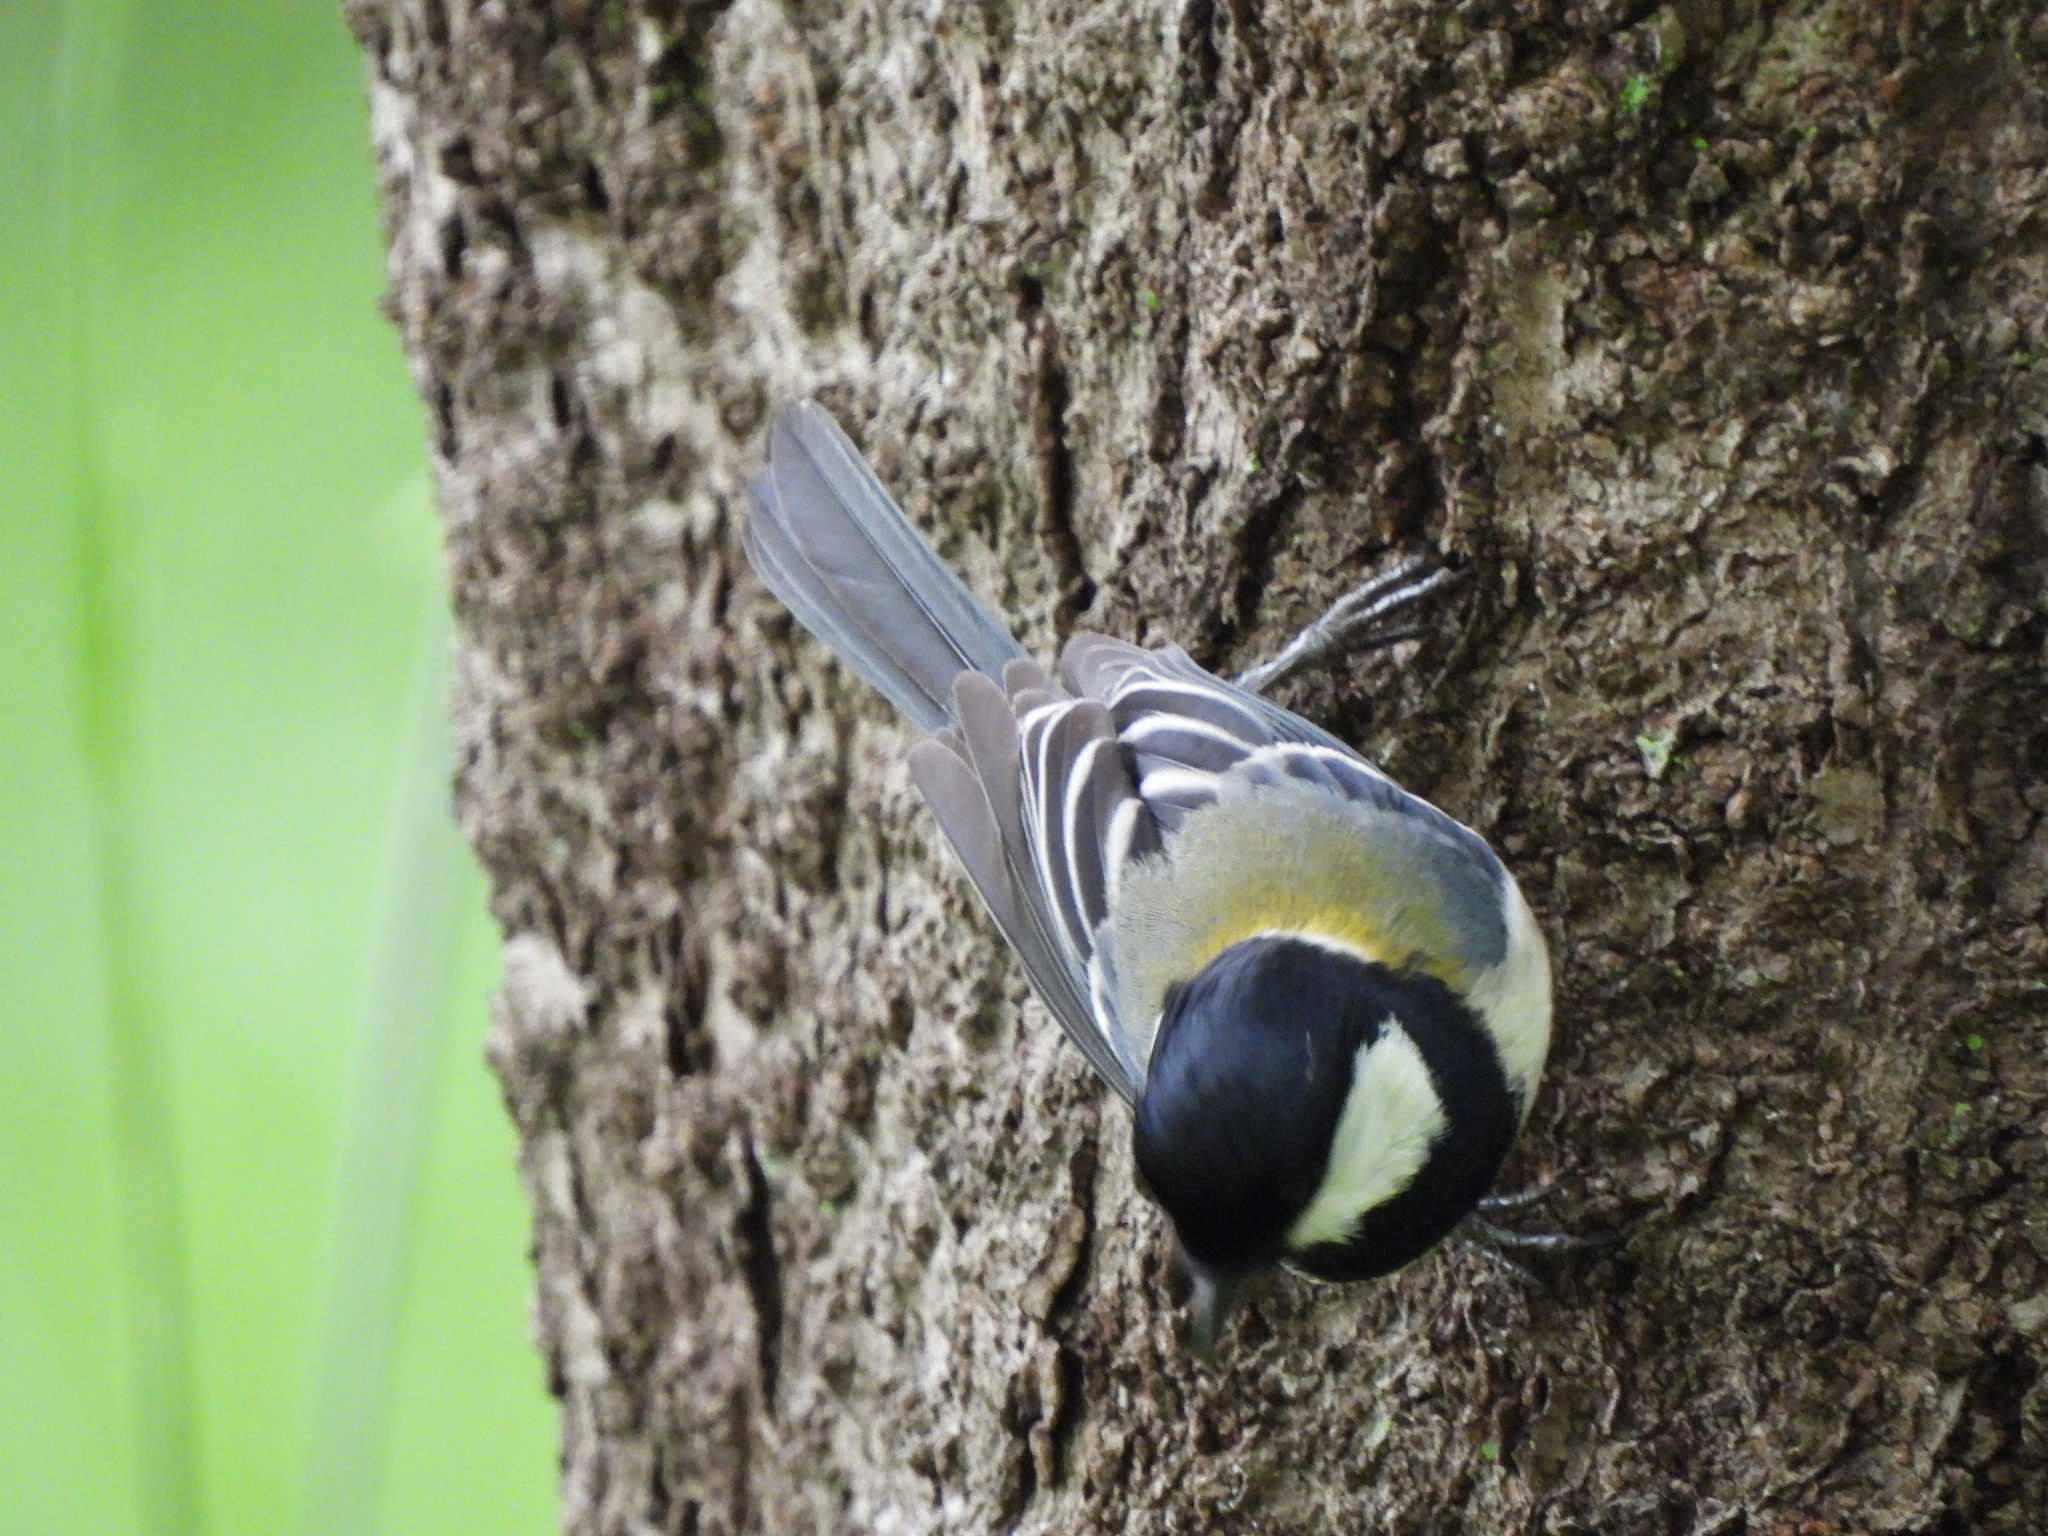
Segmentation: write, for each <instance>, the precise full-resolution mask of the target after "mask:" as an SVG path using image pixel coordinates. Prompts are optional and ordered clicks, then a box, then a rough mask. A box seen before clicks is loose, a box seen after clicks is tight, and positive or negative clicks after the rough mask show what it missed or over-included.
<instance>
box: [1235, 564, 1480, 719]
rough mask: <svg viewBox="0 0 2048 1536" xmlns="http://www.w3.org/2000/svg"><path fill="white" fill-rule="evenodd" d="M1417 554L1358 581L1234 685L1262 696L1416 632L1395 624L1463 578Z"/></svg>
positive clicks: (1410, 626) (1415, 628)
mask: <svg viewBox="0 0 2048 1536" xmlns="http://www.w3.org/2000/svg"><path fill="white" fill-rule="evenodd" d="M1464 574H1465V573H1464V571H1462V570H1452V569H1451V568H1450V567H1448V566H1442V565H1438V564H1436V563H1435V562H1434V561H1432V560H1429V559H1427V558H1426V557H1424V556H1421V555H1414V556H1411V557H1410V558H1408V559H1406V560H1403V561H1402V562H1401V563H1400V564H1399V565H1397V566H1395V567H1394V568H1393V569H1392V570H1390V571H1382V572H1380V574H1379V575H1377V576H1374V577H1372V578H1371V579H1369V580H1367V581H1365V582H1362V583H1360V584H1359V585H1358V586H1355V587H1353V588H1352V589H1351V590H1350V591H1349V592H1346V593H1345V594H1344V595H1343V596H1342V597H1340V598H1338V599H1337V601H1336V602H1334V603H1332V604H1331V605H1330V606H1329V608H1328V609H1327V610H1326V611H1325V612H1324V614H1323V616H1322V617H1321V618H1319V619H1317V620H1315V621H1314V622H1313V623H1311V624H1310V625H1308V627H1307V628H1305V629H1303V630H1302V631H1301V633H1300V634H1298V635H1296V636H1295V637H1294V638H1293V639H1292V640H1290V641H1288V642H1287V644H1285V645H1284V646H1282V647H1281V648H1280V654H1279V655H1277V656H1275V657H1274V658H1273V659H1272V660H1271V661H1267V662H1262V663H1261V664H1260V665H1258V666H1256V667H1253V668H1251V669H1250V670H1249V671H1247V672H1243V673H1240V674H1239V676H1238V679H1237V686H1238V687H1240V688H1244V689H1248V690H1250V691H1251V692H1253V693H1264V692H1265V691H1266V690H1267V689H1269V688H1271V687H1272V686H1273V685H1274V684H1275V683H1277V682H1280V681H1281V680H1283V679H1285V678H1289V677H1292V676H1294V674H1295V673H1297V672H1303V671H1306V670H1307V669H1308V668H1310V667H1315V666H1321V665H1324V664H1325V663H1328V662H1331V661H1334V660H1336V658H1337V657H1339V656H1342V655H1345V654H1347V653H1349V652H1354V651H1370V650H1377V649H1378V648H1379V647H1381V646H1383V645H1394V644H1396V643H1398V642H1399V641H1402V640H1413V639H1414V638H1415V637H1416V636H1417V635H1419V634H1421V633H1422V629H1421V626H1419V625H1415V624H1395V623H1393V622H1392V621H1393V620H1394V619H1395V617H1396V616H1398V615H1400V614H1402V613H1405V612H1407V611H1408V610H1409V609H1410V608H1413V607H1414V606H1415V605H1416V604H1417V603H1419V602H1421V601H1422V600H1423V599H1424V598H1426V597H1428V596H1429V595H1430V594H1431V593H1433V592H1437V591H1440V590H1442V589H1443V588H1445V587H1447V586H1449V585H1451V583H1453V582H1455V581H1457V580H1458V579H1459V578H1461V577H1462V576H1463V575H1464Z"/></svg>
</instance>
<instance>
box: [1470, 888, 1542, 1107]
mask: <svg viewBox="0 0 2048 1536" xmlns="http://www.w3.org/2000/svg"><path fill="white" fill-rule="evenodd" d="M1507 921H1508V950H1507V954H1506V955H1505V956H1503V957H1502V959H1501V962H1500V964H1498V965H1496V966H1493V967H1492V968H1491V969H1489V970H1486V971H1483V972H1481V973H1480V974H1479V975H1478V976H1477V977H1475V978H1474V979H1473V982H1472V988H1471V991H1470V992H1468V993H1467V994H1466V998H1465V1001H1466V1002H1467V1003H1468V1004H1470V1005H1471V1006H1472V1007H1473V1008H1474V1009H1475V1010H1477V1012H1478V1014H1479V1020H1480V1022H1481V1023H1482V1024H1484V1025H1485V1026H1486V1032H1487V1033H1488V1034H1489V1035H1491V1036H1492V1037H1493V1047H1494V1049H1495V1050H1496V1051H1498V1052H1499V1053H1500V1064H1501V1069H1502V1071H1504V1072H1505V1073H1506V1074H1507V1079H1508V1088H1509V1089H1510V1090H1511V1091H1512V1092H1513V1094H1514V1096H1515V1100H1516V1105H1517V1107H1518V1108H1519V1109H1520V1111H1521V1118H1522V1119H1524V1120H1526V1119H1528V1118H1529V1106H1530V1105H1531V1104H1532V1103H1534V1102H1535V1099H1536V1084H1537V1082H1538V1081H1539V1080H1540V1079H1541V1078H1542V1076H1543V1062H1544V1058H1545V1057H1547V1056H1548V1055H1549V1054H1550V950H1549V948H1548V947H1547V946H1546V945H1545V944H1544V942H1543V934H1542V931H1541V930H1540V929H1538V928H1537V926H1536V919H1535V917H1534V916H1533V915H1532V914H1531V913H1530V911H1529V904H1528V902H1526V901H1524V900H1523V899H1522V893H1521V891H1520V890H1519V889H1517V888H1516V886H1515V884H1514V882H1513V881H1510V882H1509V883H1508V902H1507Z"/></svg>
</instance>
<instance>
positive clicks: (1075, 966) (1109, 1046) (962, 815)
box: [911, 673, 1137, 1102]
mask: <svg viewBox="0 0 2048 1536" xmlns="http://www.w3.org/2000/svg"><path fill="white" fill-rule="evenodd" d="M1026 680H1030V679H1026ZM953 704H954V709H955V711H956V712H957V716H958V719H959V721H960V739H961V742H962V745H963V748H964V755H955V761H956V762H957V763H958V764H959V765H960V770H959V772H955V770H953V769H951V768H949V767H947V766H946V765H944V764H936V763H934V762H933V760H932V758H931V754H930V752H929V750H928V747H927V746H920V747H919V748H918V749H917V752H916V753H915V754H914V755H913V758H912V762H911V769H912V772H913V774H916V775H917V776H918V779H917V782H918V787H919V788H920V789H921V790H923V792H924V795H925V799H926V800H927V801H928V802H929V803H930V804H931V807H932V811H933V813H934V814H935V815H936V816H937V817H938V818H939V825H940V826H941V827H942V828H943V829H944V830H945V832H946V835H947V837H948V838H951V839H953V841H954V846H955V847H956V848H961V862H962V863H963V864H965V865H966V866H967V873H968V876H969V878H970V879H972V880H973V882H974V885H975V889H976V890H978V891H979V892H980V893H981V896H982V900H983V902H984V903H985V904H986V905H987V906H988V909H989V913H990V915H991V916H992V917H994V918H995V920H996V926H997V927H998V928H1000V929H1001V930H1002V932H1003V937H1004V938H1006V939H1008V940H1009V941H1010V946H1011V948H1013V949H1015V950H1016V951H1017V955H1018V958H1019V959H1021V960H1022V961H1023V963H1024V969H1025V971H1026V973H1027V974H1029V975H1030V977H1031V981H1032V984H1033V986H1035V987H1036V988H1037V990H1038V995H1039V996H1040V997H1042V998H1044V999H1045V1003H1046V1006H1047V1007H1048V1008H1049V1009H1051V1011H1052V1015H1053V1017H1054V1018H1056V1019H1057V1020H1059V1023H1060V1026H1061V1028H1063V1029H1064V1030H1066V1032H1067V1035H1068V1037H1069V1038H1070V1039H1072V1040H1073V1042H1074V1043H1075V1045H1077V1046H1079V1047H1080V1049H1081V1054H1082V1055H1084V1056H1086V1057H1087V1058H1088V1062H1089V1065H1090V1066H1092V1067H1094V1068H1095V1070H1096V1072H1097V1073H1098V1074H1100V1076H1101V1077H1102V1079H1103V1080H1104V1081H1105V1082H1107V1083H1108V1084H1109V1085H1110V1086H1111V1087H1113V1088H1115V1089H1116V1091H1117V1092H1118V1093H1120V1094H1122V1095H1123V1096H1124V1098H1125V1099H1127V1100H1130V1101H1132V1102H1135V1101H1136V1098H1137V1078H1136V1077H1135V1075H1134V1074H1133V1072H1132V1070H1131V1069H1130V1067H1129V1066H1127V1065H1126V1064H1125V1062H1124V1061H1123V1060H1122V1059H1121V1058H1120V1056H1119V1054H1118V1051H1117V1045H1116V1041H1115V1040H1114V1038H1113V1036H1112V1034H1111V1030H1110V1026H1109V1022H1108V1019H1107V1018H1106V1017H1105V1016H1098V1014H1097V1012H1096V1008H1095V1001H1096V996H1095V994H1096V991H1097V988H1096V986H1095V985H1094V982H1093V978H1092V977H1091V976H1090V974H1089V967H1088V959H1089V954H1090V953H1091V950H1092V937H1093V936H1092V934H1090V933H1084V934H1082V935H1081V943H1080V946H1079V947H1078V948H1077V947H1076V943H1075V934H1074V931H1073V928H1072V925H1071V922H1070V920H1069V917H1068V913H1067V906H1068V902H1069V899H1070V898H1069V897H1068V896H1067V894H1066V892H1067V890H1068V889H1069V888H1070V886H1071V881H1069V880H1068V879H1067V878H1065V876H1064V875H1063V874H1062V873H1061V872H1060V866H1059V864H1058V862H1057V861H1054V862H1053V863H1052V864H1051V866H1050V868H1049V867H1048V861H1047V860H1046V859H1045V858H1044V856H1043V853H1042V846H1043V844H1042V840H1041V838H1040V836H1039V834H1038V831H1037V828H1036V826H1035V825H1034V824H1035V823H1036V822H1037V821H1038V819H1039V816H1040V814H1041V813H1040V811H1039V810H1037V809H1036V806H1037V804H1038V799H1039V795H1040V790H1039V787H1038V785H1039V779H1038V776H1037V773H1036V771H1035V770H1034V767H1033V765H1032V761H1031V758H1030V755H1029V749H1028V747H1027V744H1026V742H1025V741H1024V739H1023V737H1022V736H1021V735H1020V732H1019V727H1018V721H1017V714H1016V708H1015V704H1014V701H1012V700H1011V699H1009V698H1006V697H1005V696H1004V694H1003V693H1002V690H1001V689H999V688H998V687H997V686H996V685H995V684H994V683H993V682H992V681H990V680H989V679H988V678H986V677H984V676H981V675H979V674H973V673H970V674H967V675H964V676H962V677H961V678H960V679H959V680H958V681H957V682H956V683H955V685H954V690H953ZM949 755H951V754H949ZM1059 761H1060V760H1058V759H1055V760H1053V766H1054V767H1055V769H1057V768H1058V766H1059ZM962 773H964V774H965V778H966V782H967V783H969V784H971V786H972V788H973V794H972V796H971V797H969V796H967V795H966V794H965V792H964V791H962V790H961V789H960V788H959V787H958V783H957V782H956V781H958V780H959V779H960V776H961V774H962ZM927 774H931V775H932V781H931V782H930V783H928V782H927V779H926V775H927ZM1125 792H1126V794H1132V793H1134V792H1132V791H1131V790H1129V788H1128V780H1126V791H1125ZM942 795H943V796H944V797H945V798H944V799H942V798H941V796H942ZM977 820H978V822H979V823H980V825H970V826H969V831H970V833H971V835H972V836H974V837H975V838H977V839H979V840H980V842H978V843H977V848H979V847H980V846H981V844H982V843H985V842H986V840H987V838H988V836H989V835H990V830H989V829H993V837H994V839H995V844H996V847H997V848H998V849H999V856H998V857H996V858H993V859H991V858H989V857H987V856H982V857H980V858H979V861H978V862H977V861H976V860H974V859H970V858H969V857H968V853H967V850H966V849H965V848H964V847H961V843H960V840H959V838H957V837H955V834H954V825H955V822H956V821H959V822H962V823H963V824H968V823H971V822H975V821H977Z"/></svg>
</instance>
